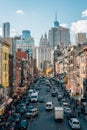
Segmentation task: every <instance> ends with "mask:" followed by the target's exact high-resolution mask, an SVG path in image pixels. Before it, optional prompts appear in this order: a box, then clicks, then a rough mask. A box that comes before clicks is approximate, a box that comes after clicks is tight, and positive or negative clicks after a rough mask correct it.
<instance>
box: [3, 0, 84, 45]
mask: <svg viewBox="0 0 87 130" xmlns="http://www.w3.org/2000/svg"><path fill="white" fill-rule="evenodd" d="M56 11H57V19H58V21H59V23H60V25H61V26H65V27H67V28H69V29H71V41H72V42H73V41H74V37H73V36H74V35H73V34H74V32H75V33H77V32H87V0H0V34H1V31H2V29H1V28H2V23H3V22H7V21H9V22H10V25H11V34H12V35H15V34H21V32H22V30H25V29H27V30H30V31H31V35H32V36H33V37H34V39H35V44H36V45H38V43H39V39H40V37H41V35H42V34H44V33H45V32H46V33H47V34H48V31H49V30H50V29H51V27H53V22H54V20H55V12H56Z"/></svg>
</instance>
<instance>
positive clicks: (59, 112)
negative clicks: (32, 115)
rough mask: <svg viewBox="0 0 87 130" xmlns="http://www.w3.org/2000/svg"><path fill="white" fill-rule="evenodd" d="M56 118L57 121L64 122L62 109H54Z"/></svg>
mask: <svg viewBox="0 0 87 130" xmlns="http://www.w3.org/2000/svg"><path fill="white" fill-rule="evenodd" d="M54 116H55V120H63V118H64V112H63V108H62V107H55V108H54Z"/></svg>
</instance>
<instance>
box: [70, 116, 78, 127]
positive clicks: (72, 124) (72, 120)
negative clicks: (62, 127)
mask: <svg viewBox="0 0 87 130" xmlns="http://www.w3.org/2000/svg"><path fill="white" fill-rule="evenodd" d="M69 125H70V127H71V128H72V129H80V123H79V121H78V119H77V118H70V119H69Z"/></svg>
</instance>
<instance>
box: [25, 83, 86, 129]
mask: <svg viewBox="0 0 87 130" xmlns="http://www.w3.org/2000/svg"><path fill="white" fill-rule="evenodd" d="M40 87H41V90H39V91H40V93H39V97H40V96H43V97H45V103H39V102H37V103H33V105H34V106H35V107H38V109H39V111H40V112H39V115H38V117H34V118H31V119H30V120H29V123H28V128H27V130H71V128H70V127H69V125H68V120H67V119H66V117H64V120H63V121H62V122H58V121H57V122H56V121H55V120H54V111H49V112H46V111H45V104H46V102H47V101H52V102H53V103H54V106H59V102H58V100H57V97H52V96H51V92H46V87H47V86H46V85H44V84H40ZM79 121H80V123H81V130H87V122H85V121H84V120H83V119H80V118H79Z"/></svg>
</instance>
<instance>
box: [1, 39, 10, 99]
mask: <svg viewBox="0 0 87 130" xmlns="http://www.w3.org/2000/svg"><path fill="white" fill-rule="evenodd" d="M2 85H3V87H4V97H6V96H8V95H9V92H8V91H9V44H8V43H7V42H5V41H4V44H3V47H2Z"/></svg>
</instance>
